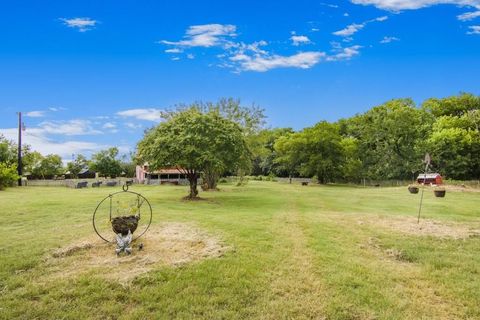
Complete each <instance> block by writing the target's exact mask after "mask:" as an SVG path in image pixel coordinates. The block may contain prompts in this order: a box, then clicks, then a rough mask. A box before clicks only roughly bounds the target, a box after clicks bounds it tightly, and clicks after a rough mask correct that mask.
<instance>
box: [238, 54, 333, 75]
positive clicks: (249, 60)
mask: <svg viewBox="0 0 480 320" xmlns="http://www.w3.org/2000/svg"><path fill="white" fill-rule="evenodd" d="M324 56H325V53H324V52H301V53H297V54H294V55H292V56H280V55H272V56H261V55H255V56H248V55H245V54H237V55H235V56H233V57H231V58H230V60H231V61H234V62H237V63H239V68H240V69H241V70H243V71H259V72H265V71H268V70H271V69H276V68H300V69H309V68H311V67H313V66H314V65H316V64H317V63H319V62H320V60H321V58H323V57H324Z"/></svg>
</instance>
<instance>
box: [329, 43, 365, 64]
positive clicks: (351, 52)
mask: <svg viewBox="0 0 480 320" xmlns="http://www.w3.org/2000/svg"><path fill="white" fill-rule="evenodd" d="M361 48H362V46H359V45H355V46H351V47H348V48H338V49H337V50H338V51H339V52H338V53H336V54H334V55H331V56H328V57H327V61H340V60H350V59H351V58H353V57H354V56H357V55H359V54H360V49H361Z"/></svg>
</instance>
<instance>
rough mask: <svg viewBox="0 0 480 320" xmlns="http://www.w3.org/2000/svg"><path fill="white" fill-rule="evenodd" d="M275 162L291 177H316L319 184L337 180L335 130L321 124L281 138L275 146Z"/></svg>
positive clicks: (339, 162) (339, 154)
mask: <svg viewBox="0 0 480 320" xmlns="http://www.w3.org/2000/svg"><path fill="white" fill-rule="evenodd" d="M275 150H276V151H277V152H278V160H277V161H278V162H279V163H281V164H283V165H284V166H285V168H287V170H288V171H289V172H290V173H292V172H294V171H298V172H299V173H300V174H301V175H302V176H307V177H312V176H316V177H317V179H318V182H319V183H327V182H330V181H333V180H334V179H335V178H338V177H341V171H342V169H341V168H342V167H341V166H342V164H343V160H344V157H343V147H342V137H341V135H340V131H339V126H338V125H336V124H332V123H328V122H326V121H322V122H319V123H317V124H316V125H315V126H313V127H310V128H306V129H304V130H302V131H300V132H297V133H294V134H291V135H288V136H284V137H281V138H280V139H278V141H277V142H276V144H275Z"/></svg>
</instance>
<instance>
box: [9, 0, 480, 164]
mask: <svg viewBox="0 0 480 320" xmlns="http://www.w3.org/2000/svg"><path fill="white" fill-rule="evenodd" d="M440 3H441V4H440ZM1 6H2V8H1V10H0V39H1V41H0V133H2V134H3V135H4V136H6V137H8V138H10V139H14V138H15V127H16V121H17V119H16V114H15V112H16V111H22V112H23V113H24V115H25V117H24V122H25V124H26V126H27V130H26V131H25V141H26V143H29V144H31V145H32V147H33V148H34V149H36V150H39V151H40V152H42V153H44V154H47V153H58V154H60V155H62V157H63V158H64V159H65V160H68V159H70V158H71V155H72V154H77V153H83V154H86V155H90V154H91V153H92V152H95V151H97V150H99V149H102V148H106V147H110V146H118V147H120V149H121V151H122V152H128V151H129V150H133V148H134V146H135V144H136V142H137V141H138V140H139V139H140V138H141V137H142V134H143V130H144V129H145V128H148V127H151V126H153V125H155V124H156V123H158V121H159V118H158V111H159V110H163V109H168V108H171V107H172V106H173V105H175V104H177V103H190V102H193V101H196V100H203V101H215V100H217V99H218V98H220V97H235V98H240V99H241V100H242V101H243V103H244V104H246V105H249V104H251V103H255V104H257V105H259V106H261V107H263V108H265V109H266V114H267V115H268V125H269V126H271V127H293V128H294V129H301V128H303V127H305V126H309V125H312V124H314V123H316V122H318V121H320V120H329V121H334V120H337V119H339V118H342V117H349V116H352V115H354V114H356V113H359V112H363V111H365V110H367V109H369V108H370V107H372V106H375V105H378V104H381V103H383V102H385V101H387V100H389V99H392V98H399V97H411V98H413V99H414V100H415V101H416V102H418V103H420V102H421V101H423V100H424V99H426V98H428V97H432V96H435V97H443V96H448V95H453V94H457V93H459V92H460V91H466V92H472V93H474V94H480V79H479V76H478V75H479V71H480V58H479V57H480V0H443V1H437V0H415V1H413V0H350V1H327V0H325V1H323V2H322V1H290V2H287V1H238V2H235V3H230V2H228V1H203V2H202V1H183V2H181V1H176V2H170V1H169V2H167V1H85V0H84V1H41V2H40V1H18V2H15V1H3V2H2V3H1Z"/></svg>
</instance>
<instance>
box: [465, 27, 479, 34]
mask: <svg viewBox="0 0 480 320" xmlns="http://www.w3.org/2000/svg"><path fill="white" fill-rule="evenodd" d="M468 28H469V29H470V30H471V31H468V32H467V34H480V26H470V27H468Z"/></svg>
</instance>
